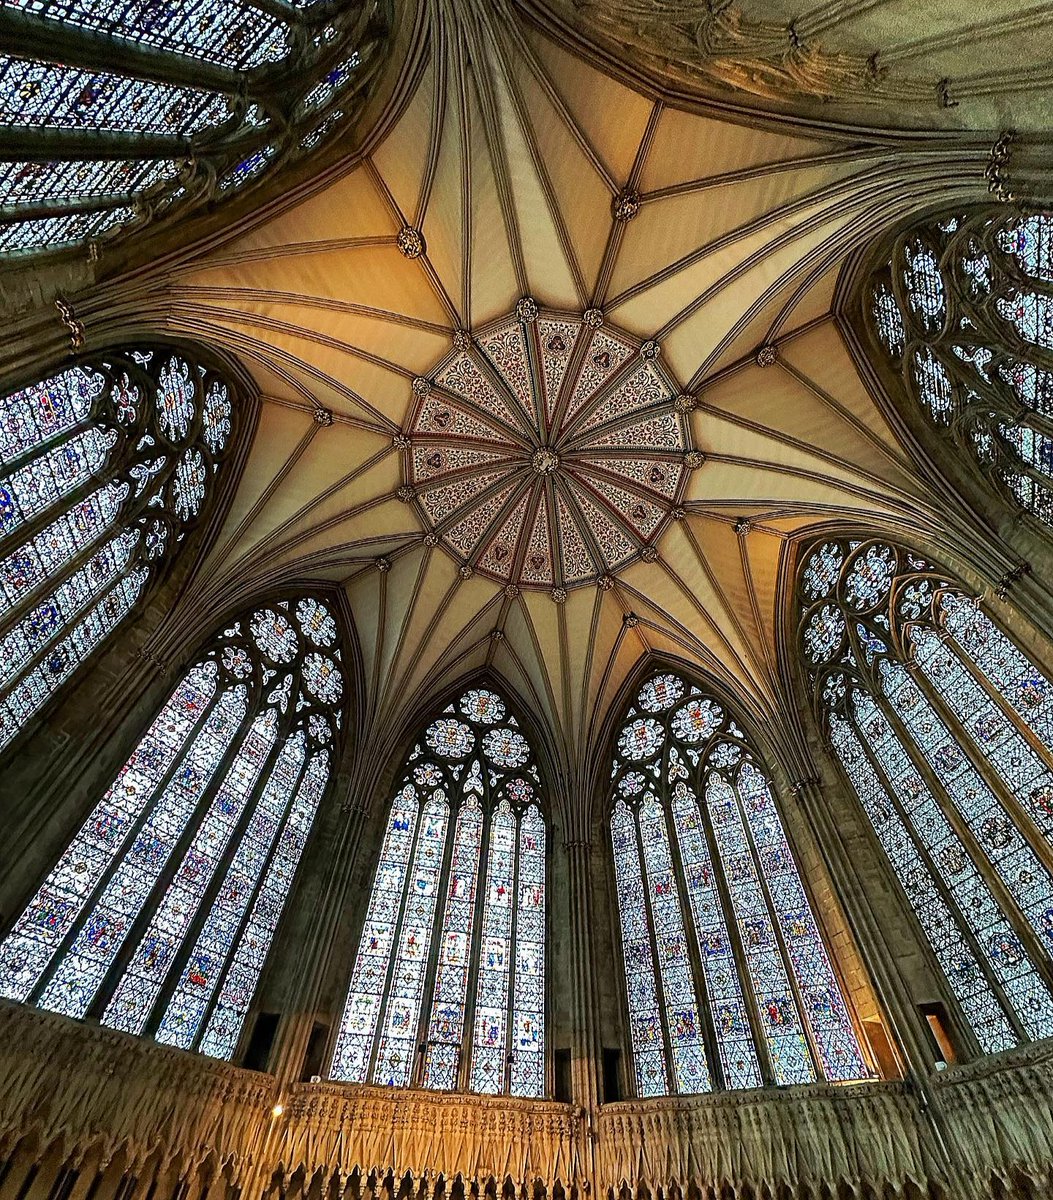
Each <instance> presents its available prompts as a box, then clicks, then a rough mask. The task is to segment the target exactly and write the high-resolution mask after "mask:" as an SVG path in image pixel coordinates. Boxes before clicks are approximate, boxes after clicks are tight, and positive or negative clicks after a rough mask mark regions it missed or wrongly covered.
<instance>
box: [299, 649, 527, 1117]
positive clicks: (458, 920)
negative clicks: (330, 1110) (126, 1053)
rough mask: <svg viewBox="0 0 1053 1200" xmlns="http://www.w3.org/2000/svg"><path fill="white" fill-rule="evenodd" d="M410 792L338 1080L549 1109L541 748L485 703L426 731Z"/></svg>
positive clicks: (368, 933) (375, 901)
mask: <svg viewBox="0 0 1053 1200" xmlns="http://www.w3.org/2000/svg"><path fill="white" fill-rule="evenodd" d="M321 657H322V656H319V660H320V661H321ZM318 686H319V688H322V689H324V687H325V686H326V683H325V679H324V672H320V674H319V680H318ZM402 780H403V781H402V785H401V787H400V789H399V791H398V792H397V793H396V796H395V800H394V802H393V805H392V811H391V817H390V821H389V825H388V829H387V833H386V834H385V839H384V844H383V847H382V848H381V854H380V862H379V864H378V867H377V874H376V878H375V880H374V884H373V891H372V894H371V896H370V901H369V910H368V912H367V914H366V921H365V926H364V928H363V930H362V935H361V938H360V941H359V947H358V954H357V956H356V959H355V964H354V968H353V970H352V973H351V982H350V987H349V989H348V997H347V1003H346V1005H345V1008H344V1013H343V1017H342V1019H341V1023H340V1032H339V1035H338V1037H337V1044H336V1049H335V1053H334V1056H333V1062H332V1066H331V1069H330V1070H331V1075H332V1077H333V1078H335V1079H343V1080H348V1081H351V1082H365V1081H366V1080H367V1079H369V1080H371V1081H372V1082H374V1083H382V1084H387V1085H389V1086H397V1087H405V1086H408V1085H411V1084H414V1083H418V1082H419V1083H423V1085H424V1086H425V1087H428V1088H434V1089H436V1090H443V1091H449V1090H452V1089H454V1088H456V1087H458V1086H462V1080H463V1079H464V1077H465V1076H467V1083H468V1086H469V1087H470V1088H471V1089H472V1090H474V1091H478V1092H486V1093H491V1094H497V1093H499V1092H511V1093H513V1094H515V1095H519V1096H540V1095H542V1094H543V1092H544V1076H545V1002H544V988H545V967H544V953H545V822H544V818H543V816H542V814H541V809H540V807H539V806H538V803H537V781H538V772H537V768H536V766H535V765H534V764H533V762H532V761H531V752H530V746H529V744H528V743H527V740H526V738H525V737H524V736H523V735H522V733H521V731H520V730H519V728H518V725H517V723H516V720H515V718H514V717H512V716H511V715H510V714H509V712H508V708H507V706H506V704H505V703H504V701H503V700H502V699H501V698H500V697H499V696H498V695H497V694H496V693H494V692H492V691H489V690H487V689H484V688H471V689H469V690H468V691H466V692H464V693H463V694H462V695H461V696H460V697H459V698H458V699H457V701H456V702H455V703H452V704H449V705H447V707H446V709H445V710H444V711H443V713H442V714H441V716H439V717H438V718H437V719H435V720H432V721H430V722H429V723H428V724H427V726H426V727H425V729H424V733H423V736H422V738H421V741H420V742H419V743H418V744H417V745H416V746H415V748H414V749H413V751H412V753H411V754H410V755H409V757H408V759H407V762H406V764H405V767H404V771H403V777H402ZM425 798H427V803H428V807H427V811H426V813H424V814H423V815H419V804H420V803H421V802H422V801H423V800H424V799H425ZM451 824H452V826H453V832H452V838H451V839H450V840H451V842H452V844H451V845H450V846H449V847H448V848H447V844H446V843H447V833H448V826H449V825H451ZM418 825H419V828H418ZM484 845H486V846H487V847H488V849H487V852H486V862H485V867H484V864H483V863H482V847H483V846H484ZM411 860H412V861H411ZM480 890H481V891H482V894H481V895H480V894H479V892H480ZM440 895H441V896H442V897H443V899H442V903H441V904H440ZM432 963H434V966H432V967H431V974H430V975H429V965H430V964H432ZM473 971H474V972H475V973H476V986H475V989H474V991H472V990H470V989H469V986H468V984H469V979H470V978H471V976H472V973H473ZM429 990H430V1002H429V1005H428V1008H427V1011H425V1009H424V997H425V996H426V995H428V994H429ZM381 1013H383V1017H381ZM378 1031H379V1036H378ZM418 1056H419V1057H418ZM418 1064H419V1065H418ZM509 1064H511V1066H510V1069H509Z"/></svg>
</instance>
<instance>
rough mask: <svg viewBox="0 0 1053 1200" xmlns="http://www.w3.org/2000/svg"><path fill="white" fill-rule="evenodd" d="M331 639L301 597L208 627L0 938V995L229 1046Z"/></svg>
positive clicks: (307, 800) (319, 610)
mask: <svg viewBox="0 0 1053 1200" xmlns="http://www.w3.org/2000/svg"><path fill="white" fill-rule="evenodd" d="M338 643H339V638H338V631H337V626H336V622H335V621H334V619H333V616H332V614H331V613H330V611H329V610H328V608H327V607H326V606H325V605H324V604H323V603H321V602H320V601H319V600H316V599H314V598H313V597H309V596H304V597H301V598H299V599H296V600H282V601H279V602H277V603H275V604H273V605H267V606H264V607H261V608H258V609H256V610H255V611H253V612H251V613H249V614H247V615H245V616H244V617H242V618H241V619H239V620H237V621H234V622H233V623H232V624H231V625H230V626H228V627H227V628H226V629H224V630H223V631H222V632H221V633H220V634H219V635H218V636H217V637H216V638H214V639H213V642H212V644H211V645H210V647H209V648H208V649H207V650H206V651H205V653H204V654H202V655H201V657H200V658H199V659H198V661H197V662H196V663H195V664H194V665H193V666H192V667H191V668H190V669H189V670H188V671H187V673H186V674H185V675H184V676H183V678H182V680H181V681H180V683H179V684H178V686H177V687H176V688H175V690H174V691H173V692H172V694H171V696H170V697H169V699H168V702H167V703H166V704H165V706H164V707H163V708H162V709H161V712H160V713H159V714H158V716H157V718H156V719H155V720H154V722H153V724H152V725H151V726H150V728H149V729H148V730H147V731H146V733H145V734H144V735H143V737H142V739H141V740H140V742H139V744H138V745H137V746H136V748H135V750H134V751H133V752H132V754H131V756H130V757H129V759H128V761H127V762H126V763H125V764H124V766H123V767H122V768H121V770H120V772H119V773H118V775H117V778H116V779H115V780H114V782H113V784H112V786H111V787H110V788H109V790H108V791H107V792H106V794H105V795H104V796H103V797H102V799H101V800H100V801H99V803H98V805H97V806H96V808H95V809H94V811H93V812H92V813H91V815H90V816H89V817H88V819H87V821H86V822H85V823H84V825H83V827H82V828H81V830H80V831H79V833H78V834H77V835H76V837H75V838H74V839H73V841H72V842H71V843H70V845H69V847H68V848H67V850H66V851H65V853H64V854H63V855H62V857H61V858H60V859H59V861H58V863H57V864H56V865H55V867H54V869H53V870H52V871H51V873H50V874H49V875H48V877H47V878H46V879H45V880H44V882H43V883H42V884H41V886H40V889H39V891H38V892H37V893H36V895H35V896H34V897H33V899H32V900H31V901H30V903H29V905H28V907H27V908H26V909H25V911H24V912H23V913H22V914H21V916H20V917H19V918H18V919H17V921H16V922H15V924H14V927H13V929H12V930H11V932H10V933H9V934H8V936H7V938H6V939H5V940H4V942H3V943H2V945H0V994H2V995H5V996H7V997H9V998H11V999H15V1000H22V1001H30V1002H32V1003H36V1004H38V1005H40V1006H41V1007H42V1008H48V1009H52V1010H54V1011H56V1012H61V1013H65V1014H66V1015H67V1016H71V1017H84V1016H97V1017H99V1018H100V1019H101V1021H102V1023H103V1024H104V1025H110V1026H113V1027H114V1028H116V1029H123V1030H125V1031H127V1032H129V1033H140V1034H141V1033H148V1034H151V1035H152V1036H153V1037H154V1038H156V1039H157V1040H158V1041H159V1042H166V1043H168V1044H169V1045H173V1046H180V1047H182V1048H183V1049H188V1050H189V1049H197V1050H201V1051H202V1052H204V1053H206V1054H210V1055H213V1056H214V1057H217V1058H229V1057H231V1055H232V1054H233V1053H234V1049H235V1047H236V1044H237V1041H238V1037H239V1034H240V1031H241V1026H242V1022H243V1021H244V1018H245V1014H246V1012H247V1011H248V1008H249V1005H250V1004H251V1002H252V996H253V993H254V991H255V988H256V984H257V982H258V980H259V977H260V974H261V972H262V970H263V965H264V962H265V960H266V957H267V952H268V949H269V947H270V944H271V939H272V938H273V936H274V931H275V929H276V927H277V923H278V919H279V917H280V916H281V912H282V908H283V906H284V904H285V901H286V899H287V898H288V895H289V891H290V889H291V887H292V882H293V878H294V876H295V874H296V868H297V865H298V863H299V860H300V855H301V852H302V850H303V847H304V844H305V842H306V840H307V836H308V834H309V833H310V830H311V825H312V822H313V820H314V814H315V811H316V809H317V807H318V804H319V802H320V800H321V798H322V794H323V792H324V791H325V787H326V784H327V782H328V780H329V773H330V770H331V767H332V754H333V744H334V741H335V739H336V737H337V735H338V732H339V729H340V724H341V700H342V698H343V692H344V682H343V668H342V666H341V654H340V648H339V644H338Z"/></svg>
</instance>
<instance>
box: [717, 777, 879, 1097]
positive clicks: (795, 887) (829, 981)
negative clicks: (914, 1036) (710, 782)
mask: <svg viewBox="0 0 1053 1200" xmlns="http://www.w3.org/2000/svg"><path fill="white" fill-rule="evenodd" d="M735 790H736V791H737V793H738V797H739V803H740V807H741V810H742V813H743V815H744V816H745V818H746V826H747V828H748V829H749V832H750V837H751V839H752V842H753V846H754V850H755V853H756V856H757V859H758V861H759V863H760V868H761V874H762V876H763V878H764V882H765V885H766V886H767V889H768V894H769V895H770V897H771V901H772V907H773V908H774V909H775V912H776V914H777V918H778V923H779V928H780V930H781V932H782V936H783V941H784V943H785V945H786V950H787V953H788V954H789V957H790V965H791V967H792V969H793V972H794V975H795V976H796V979H797V987H798V989H799V991H800V993H801V998H802V1001H803V1004H804V1015H805V1020H806V1021H807V1022H808V1025H809V1027H810V1029H811V1031H812V1040H813V1043H814V1045H815V1048H816V1052H817V1054H818V1057H819V1061H820V1065H821V1067H822V1070H823V1075H824V1076H825V1077H826V1078H827V1079H829V1080H835V1081H839V1082H844V1081H845V1080H850V1079H864V1078H866V1076H867V1074H868V1071H867V1068H866V1064H865V1063H864V1062H863V1056H862V1054H861V1053H860V1050H859V1043H858V1041H857V1040H856V1035H855V1031H854V1029H853V1027H852V1020H851V1017H850V1016H849V1014H848V1010H847V1008H846V1007H845V1002H844V1000H843V999H842V997H841V990H840V988H839V986H838V983H837V979H836V977H835V975H834V971H833V967H832V966H831V965H830V959H829V956H828V955H827V953H826V947H825V946H824V945H823V939H822V938H821V937H820V935H819V930H818V927H817V926H816V923H815V917H814V916H813V915H812V908H811V905H810V904H809V902H808V897H807V895H806V894H805V891H804V885H803V884H802V883H801V877H800V874H799V873H798V870H797V864H796V863H795V862H794V859H793V854H792V852H791V850H790V846H789V843H788V842H787V840H786V834H785V832H784V830H783V827H782V821H781V820H780V819H779V813H778V810H777V808H776V807H775V798H774V797H773V796H772V794H771V787H770V786H769V784H768V781H767V780H766V779H765V778H764V776H763V775H762V774H761V773H760V771H758V770H757V768H756V767H755V766H754V765H753V764H752V763H749V762H746V763H743V764H742V766H741V768H740V769H739V773H738V779H737V780H736V785H735Z"/></svg>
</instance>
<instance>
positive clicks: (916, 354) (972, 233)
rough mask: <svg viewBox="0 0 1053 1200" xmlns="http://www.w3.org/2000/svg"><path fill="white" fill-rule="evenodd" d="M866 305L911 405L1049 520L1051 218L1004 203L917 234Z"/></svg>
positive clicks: (904, 242) (1000, 485)
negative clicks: (1009, 209)
mask: <svg viewBox="0 0 1053 1200" xmlns="http://www.w3.org/2000/svg"><path fill="white" fill-rule="evenodd" d="M867 311H868V315H869V318H870V322H871V327H872V328H873V330H874V331H875V334H876V336H877V340H878V342H879V343H880V345H881V346H882V347H883V349H884V351H885V353H886V354H887V355H888V356H889V358H890V359H891V361H892V362H893V363H894V364H895V366H896V367H897V368H898V370H899V371H900V372H901V375H902V380H903V388H904V391H905V392H906V394H907V396H908V397H910V398H911V401H912V402H913V403H916V404H917V405H919V406H920V408H921V411H922V412H923V413H924V414H925V416H926V417H927V418H928V420H929V421H930V422H932V424H933V425H935V427H936V428H937V429H938V430H940V431H941V432H942V433H943V434H945V435H946V436H947V437H948V438H949V439H950V440H951V441H952V442H953V444H954V445H955V447H956V448H957V449H958V451H959V452H960V453H961V454H962V455H964V456H965V457H966V459H967V461H970V462H971V463H973V464H974V465H975V466H976V467H978V468H979V471H980V472H981V473H982V475H983V477H984V478H985V479H986V480H987V481H988V482H989V483H990V484H991V485H992V486H993V487H995V488H996V489H997V490H998V491H999V492H1001V493H1002V494H1003V495H1006V496H1007V497H1009V498H1011V499H1012V501H1013V502H1014V503H1016V504H1018V505H1020V506H1022V507H1023V508H1025V509H1027V510H1028V511H1029V512H1031V513H1033V514H1034V515H1035V516H1036V517H1037V518H1038V519H1039V520H1040V521H1042V522H1044V523H1045V524H1046V525H1051V524H1053V216H1051V215H1050V214H1048V213H1032V214H1030V215H1027V216H1022V215H1020V214H1019V213H1012V212H1007V211H1006V210H1004V209H999V210H997V211H996V212H993V213H992V212H991V211H987V212H982V213H979V214H973V215H969V216H962V215H952V216H949V217H947V218H945V219H944V220H941V221H935V222H932V223H930V224H927V225H924V226H921V227H918V228H915V229H912V230H910V231H909V232H908V233H906V234H905V235H903V236H902V237H901V238H899V240H898V241H897V242H896V244H895V246H894V247H893V251H892V255H891V258H890V260H889V262H888V264H887V265H886V266H885V267H884V268H883V269H881V270H880V271H878V272H877V274H876V276H875V278H874V280H873V282H872V284H871V287H870V289H869V292H868V304H867Z"/></svg>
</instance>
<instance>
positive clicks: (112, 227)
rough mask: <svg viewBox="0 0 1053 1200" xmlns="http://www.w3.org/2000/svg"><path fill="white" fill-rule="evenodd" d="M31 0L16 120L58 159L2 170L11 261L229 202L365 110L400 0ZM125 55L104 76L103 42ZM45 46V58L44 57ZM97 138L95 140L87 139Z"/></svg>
mask: <svg viewBox="0 0 1053 1200" xmlns="http://www.w3.org/2000/svg"><path fill="white" fill-rule="evenodd" d="M372 8H373V17H374V19H373V20H371V21H363V19H362V6H361V5H359V4H350V3H335V4H331V3H322V2H320V0H315V2H312V0H299V2H298V3H296V4H281V5H275V4H271V3H268V4H264V3H255V2H253V0H247V2H240V0H187V2H184V3H181V4H177V5H171V6H168V7H163V6H161V5H156V4H143V3H141V2H139V0H119V2H115V3H108V4H100V3H98V2H97V0H60V2H47V3H45V2H43V0H29V2H27V3H24V4H22V5H21V7H20V8H19V10H18V11H16V12H11V11H10V10H9V9H5V11H4V13H3V14H0V21H2V22H3V23H4V24H5V25H6V26H7V27H8V28H7V32H8V39H7V43H8V45H11V44H15V45H17V44H19V43H20V42H21V43H22V44H24V45H25V46H27V47H30V46H32V47H34V48H38V52H39V53H40V54H44V55H48V57H35V56H32V55H30V54H29V53H27V54H24V55H21V54H18V55H12V54H6V55H2V56H0V91H2V94H3V96H4V100H5V105H4V118H3V124H4V125H5V126H7V127H8V129H9V130H10V131H11V132H13V133H15V135H16V137H17V138H18V139H19V140H20V141H21V142H22V143H25V142H27V141H28V142H29V143H30V144H32V141H33V138H34V136H36V137H39V138H40V145H41V146H42V147H44V148H45V149H46V161H45V160H44V159H43V158H42V157H41V155H40V154H29V155H28V156H27V157H25V158H24V159H21V160H15V161H9V162H6V163H3V164H2V165H0V203H2V204H3V206H4V208H5V213H6V215H5V219H4V221H3V223H2V224H0V255H5V254H8V255H10V254H23V255H24V254H26V253H32V252H43V251H48V250H53V249H57V248H67V247H69V246H71V245H73V244H75V243H77V242H81V241H84V240H90V241H92V242H98V241H104V240H110V239H112V238H114V237H115V236H116V235H117V234H118V233H120V232H121V231H128V230H129V229H132V228H142V227H143V226H146V225H148V224H150V223H155V224H164V223H170V222H171V221H172V220H173V219H174V218H176V217H177V216H178V215H181V214H183V213H186V212H189V211H192V210H195V209H200V208H202V207H203V206H204V205H206V204H208V203H209V202H212V203H214V202H215V201H216V200H217V199H226V198H228V197H229V196H231V195H233V194H235V193H236V192H238V191H240V190H243V189H244V188H245V187H247V186H249V185H250V184H253V183H255V182H257V181H258V180H259V179H261V178H262V177H263V176H264V174H266V173H269V172H270V171H272V170H273V169H274V168H276V167H277V166H279V164H281V163H283V162H289V161H291V160H295V159H297V158H299V157H302V156H303V155H304V154H305V153H307V152H309V151H311V150H313V149H314V148H315V147H316V146H318V145H319V144H320V143H321V142H322V141H323V140H325V139H327V138H329V137H330V135H332V134H333V133H334V132H335V131H336V130H337V129H339V128H342V127H346V125H347V121H348V119H349V118H350V117H351V115H352V113H353V112H355V111H357V109H358V108H359V106H360V98H361V93H362V92H363V90H364V89H365V87H366V86H367V85H368V82H369V80H370V79H371V77H372V76H373V75H375V73H376V69H377V66H378V65H379V63H380V62H381V61H382V59H383V53H384V47H385V45H386V41H387V38H386V34H387V26H388V21H387V17H388V16H389V14H390V5H389V4H388V3H386V2H384V0H378V2H377V3H375V4H374V5H372ZM100 35H102V36H103V37H104V38H105V39H106V41H107V42H108V43H109V45H110V47H111V49H112V50H114V51H116V55H111V62H110V63H108V64H107V66H108V69H106V70H102V69H100V68H99V65H98V64H99V48H98V46H99V42H98V39H99V36H100ZM43 47H47V48H48V49H46V50H45V49H40V48H43ZM86 134H87V135H88V137H87V138H86V137H85V135H86Z"/></svg>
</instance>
